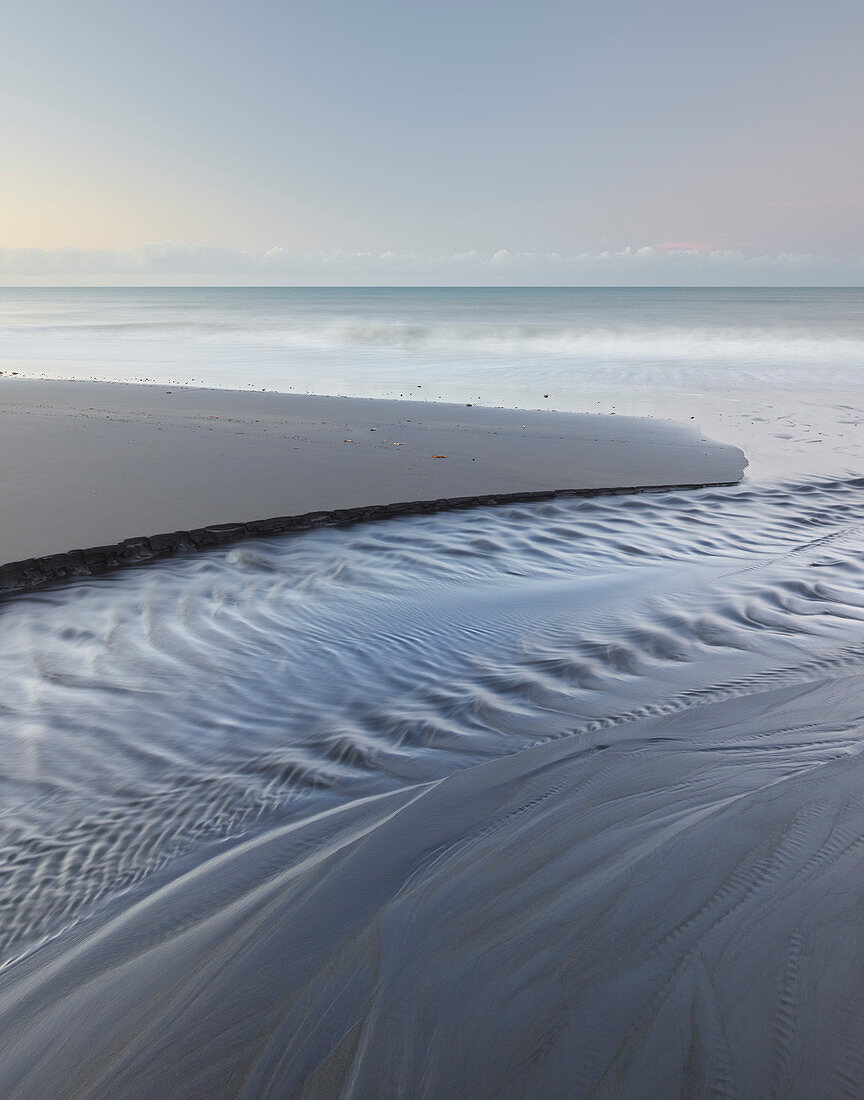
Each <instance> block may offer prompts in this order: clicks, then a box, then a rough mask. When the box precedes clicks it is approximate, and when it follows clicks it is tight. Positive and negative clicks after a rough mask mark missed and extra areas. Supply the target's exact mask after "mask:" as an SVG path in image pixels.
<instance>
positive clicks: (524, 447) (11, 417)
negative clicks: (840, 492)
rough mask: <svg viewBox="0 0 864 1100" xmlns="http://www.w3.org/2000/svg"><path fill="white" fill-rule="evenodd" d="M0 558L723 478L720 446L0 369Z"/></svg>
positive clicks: (656, 432)
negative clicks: (407, 508)
mask: <svg viewBox="0 0 864 1100" xmlns="http://www.w3.org/2000/svg"><path fill="white" fill-rule="evenodd" d="M0 385H2V388H0V394H2V401H0V464H2V471H3V477H2V481H0V486H2V487H0V505H2V514H3V516H4V520H5V522H4V523H3V524H2V530H0V565H5V564H8V563H12V562H18V561H21V560H23V559H33V558H41V557H43V556H45V555H55V554H64V553H67V552H69V551H71V550H73V549H78V548H84V547H97V546H103V545H110V544H114V543H117V542H119V541H120V540H123V539H129V538H131V537H134V536H152V535H155V534H160V533H162V532H174V531H187V530H190V529H193V528H201V527H206V526H207V525H217V524H236V523H244V522H247V521H250V520H258V519H265V518H269V517H274V516H297V515H301V514H304V513H308V512H313V511H332V510H337V509H356V508H365V507H367V506H370V505H389V504H393V503H395V502H402V501H432V500H440V499H441V498H453V497H460V498H463V497H474V496H477V497H481V496H488V495H491V496H495V495H507V494H520V493H532V492H542V491H551V490H573V489H576V490H583V489H607V488H608V489H613V488H621V487H655V486H664V485H693V484H698V485H707V484H720V483H729V482H734V481H736V480H738V479H739V478H740V476H741V474H742V471H743V469H744V466H745V460H744V456H743V454H742V452H741V451H740V450H738V449H737V448H736V447H731V446H727V445H723V444H718V443H714V442H711V441H708V440H706V439H705V438H704V437H703V436H701V435H700V434H699V432H698V431H697V430H696V429H695V428H691V427H687V426H682V425H676V424H672V423H670V422H666V421H653V420H641V419H635V418H629V417H623V416H622V417H614V416H600V415H596V416H595V415H572V414H566V413H555V412H546V411H542V412H540V411H538V412H524V411H518V410H517V411H514V410H505V409H491V408H482V407H477V406H474V407H472V406H456V405H442V404H437V403H431V402H407V401H406V402H403V401H398V402H397V401H381V400H360V399H354V398H350V399H349V398H340V397H315V396H306V395H288V394H274V393H245V392H238V391H227V390H204V389H192V388H183V387H172V388H166V387H162V386H145V385H127V384H112V383H98V382H95V383H94V382H57V381H41V380H40V381H34V380H27V379H17V378H8V377H7V378H4V379H2V380H0Z"/></svg>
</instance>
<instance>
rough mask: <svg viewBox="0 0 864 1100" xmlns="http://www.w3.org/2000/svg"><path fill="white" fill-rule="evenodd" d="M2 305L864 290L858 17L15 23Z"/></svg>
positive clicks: (256, 15) (193, 13)
mask: <svg viewBox="0 0 864 1100" xmlns="http://www.w3.org/2000/svg"><path fill="white" fill-rule="evenodd" d="M0 16H2V28H3V31H2V42H0V50H2V64H0V281H2V282H3V283H5V284H6V285H16V284H27V283H59V284H63V283H75V282H79V283H85V284H87V283H100V284H101V283H113V282H116V283H121V284H122V283H138V282H141V283H148V282H149V283H174V282H176V283H208V282H217V283H240V284H245V283H253V284H254V283H280V282H285V283H325V284H333V283H335V284H339V283H351V284H356V283H360V284H363V283H372V284H379V283H400V282H401V283H409V284H426V283H444V284H460V283H468V284H471V283H475V284H476V283H479V284H483V283H511V284H520V283H541V284H542V283H552V284H570V283H572V284H577V285H578V284H586V283H587V284H600V285H602V284H606V283H611V284H623V285H638V284H647V285H651V284H661V285H662V284H670V283H671V284H674V285H682V284H684V285H686V284H688V283H693V284H709V285H710V284H721V285H735V284H744V285H747V284H751V283H756V284H768V285H788V284H791V285H796V284H797V285H832V284H838V285H843V284H847V285H848V284H853V285H860V284H862V283H864V142H862V140H861V135H862V134H864V66H862V65H861V63H860V46H861V42H862V41H864V5H862V4H861V3H860V0H823V2H822V3H820V4H819V5H817V4H815V3H813V2H812V0H808V2H806V3H801V2H798V0H782V2H781V0H760V2H759V3H753V2H752V0H748V2H747V3H744V2H740V0H727V2H725V3H723V4H720V3H717V2H716V0H710V2H708V0H687V2H683V0H653V2H651V3H648V2H640V0H602V2H600V0H598V2H585V0H570V2H566V3H565V2H560V0H555V2H548V0H533V2H528V0H495V2H492V0H458V2H456V0H435V2H434V3H433V2H432V0H426V2H425V3H420V2H417V0H415V2H413V3H412V2H411V0H364V2H363V3H358V2H357V0H351V2H347V0H330V2H328V0H314V2H312V0H282V2H275V0H243V2H242V3H241V2H239V0H206V2H205V0H171V2H165V0H149V2H148V3H142V2H140V0H136V2H134V3H133V2H131V0H79V2H77V3H75V4H72V3H70V2H69V0H28V3H26V4H24V3H21V2H20V0H15V2H11V0H0Z"/></svg>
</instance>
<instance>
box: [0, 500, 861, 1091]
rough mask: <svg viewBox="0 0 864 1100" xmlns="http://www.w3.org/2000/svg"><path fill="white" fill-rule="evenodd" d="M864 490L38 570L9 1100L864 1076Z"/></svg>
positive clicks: (16, 787) (501, 521) (815, 1085)
mask: <svg viewBox="0 0 864 1100" xmlns="http://www.w3.org/2000/svg"><path fill="white" fill-rule="evenodd" d="M862 593H864V482H862V481H860V480H855V479H851V480H842V481H832V482H826V481H819V480H811V481H797V482H788V483H782V482H777V483H773V484H769V485H764V486H761V487H754V486H753V485H744V486H738V487H734V488H729V489H711V490H702V491H699V492H694V493H686V494H684V493H651V494H644V495H642V496H638V497H634V498H622V497H610V498H597V499H594V500H562V501H558V502H554V503H544V504H542V505H531V506H519V507H512V508H498V509H477V510H476V511H473V512H470V513H460V514H453V515H437V516H429V517H413V518H406V519H404V520H400V521H398V522H388V523H382V524H377V525H365V526H357V527H354V528H351V529H343V530H335V529H328V530H321V531H317V532H312V533H308V534H304V535H300V536H294V537H284V538H281V539H273V540H261V541H257V542H252V543H247V544H244V545H242V546H240V547H237V548H235V549H232V550H228V551H226V550H222V551H219V552H214V553H212V554H206V555H203V554H199V555H195V556H192V557H189V558H185V559H184V558H178V559H172V560H169V561H165V562H161V563H155V564H153V565H150V566H148V567H142V568H139V569H131V570H127V571H123V572H120V573H116V574H112V575H107V576H105V577H102V578H99V579H97V580H89V581H87V582H80V583H75V584H68V585H63V586H57V587H55V588H53V589H48V590H44V591H42V592H40V593H38V594H33V593H31V594H29V595H27V596H24V597H17V598H9V599H7V600H6V601H5V602H4V603H3V605H2V619H3V631H2V636H0V667H2V669H3V672H2V684H0V739H2V741H0V743H2V746H3V757H2V759H3V763H2V770H0V877H2V882H3V889H2V892H0V952H2V961H3V963H4V964H5V967H6V969H5V972H4V973H3V975H2V976H0V1020H2V1024H0V1026H2V1027H3V1031H4V1036H5V1037H6V1039H5V1052H4V1054H3V1056H2V1057H0V1080H2V1081H3V1085H4V1088H3V1091H4V1094H6V1095H10V1096H12V1095H26V1096H42V1095H51V1094H73V1095H100V1096H101V1095H118V1094H120V1095H129V1096H136V1095H141V1096H144V1095H150V1096H152V1095H155V1094H160V1095H184V1096H188V1095H214V1094H220V1093H221V1094H226V1095H240V1094H248V1095H254V1096H261V1095H274V1096H276V1095H279V1096H283V1095H286V1094H290V1095H294V1094H299V1091H300V1090H301V1088H302V1087H303V1085H304V1083H305V1086H306V1088H307V1091H308V1094H309V1095H321V1096H332V1095H335V1094H339V1093H340V1092H343V1093H345V1094H351V1095H357V1096H365V1095H391V1094H403V1095H434V1096H439V1095H440V1096H444V1095H448V1096H449V1095H466V1094H471V1095H474V1094H477V1095H490V1094H492V1093H498V1092H501V1093H503V1094H504V1095H587V1094H589V1093H590V1094H592V1095H598V1096H620V1095H666V1094H667V1093H674V1092H677V1091H681V1090H685V1091H686V1090H687V1089H690V1090H691V1091H694V1092H695V1093H696V1094H698V1095H702V1094H708V1093H711V1092H716V1093H718V1094H721V1095H767V1094H769V1093H771V1092H772V1090H773V1091H775V1092H780V1093H782V1094H786V1095H789V1094H795V1095H801V1096H808V1095H814V1094H816V1093H819V1094H821V1095H843V1094H848V1093H851V1094H860V1092H861V1091H862V1090H864V1067H862V1066H861V1064H860V1057H859V1054H858V1052H859V1051H860V1050H862V1049H864V1034H862V1032H864V1023H862V1020H864V1015H862V1013H861V1011H860V1007H861V1006H860V1004H859V1002H860V1000H861V996H860V988H861V980H860V979H861V963H862V955H864V940H862V937H861V934H860V927H861V923H862V916H864V893H862V889H861V886H860V883H861V882H862V881H864V878H862V872H864V864H862V852H864V847H862V843H861V838H862V837H864V798H862V796H861V794H860V793H859V792H860V791H861V790H864V773H862V772H859V770H858V769H859V768H861V767H862V748H864V740H862V738H861V717H862V714H864V687H862V686H861V685H862V676H861V673H862V669H864V595H862Z"/></svg>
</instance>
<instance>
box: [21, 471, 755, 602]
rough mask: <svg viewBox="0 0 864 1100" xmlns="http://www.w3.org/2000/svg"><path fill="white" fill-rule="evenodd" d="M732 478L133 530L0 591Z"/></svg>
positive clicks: (34, 566)
mask: <svg viewBox="0 0 864 1100" xmlns="http://www.w3.org/2000/svg"><path fill="white" fill-rule="evenodd" d="M735 484H737V482H736V481H719V482H714V481H712V482H707V483H700V484H695V485H650V486H621V487H617V486H616V487H613V488H607V489H552V490H545V491H539V492H524V493H493V494H487V495H484V496H472V497H445V498H442V499H439V500H413V501H402V502H399V503H397V504H372V505H369V506H367V507H364V508H338V509H335V510H333V511H324V512H306V513H305V514H304V515H301V516H275V517H273V518H272V519H258V520H251V521H250V522H248V523H216V524H213V525H211V526H209V527H196V528H195V529H194V530H192V531H171V532H168V533H165V534H160V535H149V536H144V535H139V536H135V537H134V538H128V539H123V541H122V542H117V543H113V544H111V545H108V546H91V547H88V548H87V549H85V550H69V551H67V552H66V553H65V554H48V555H46V556H44V557H41V558H25V559H24V560H23V561H13V562H9V563H8V564H6V565H0V591H2V592H14V591H20V590H22V589H30V588H37V587H39V586H40V585H44V584H49V583H51V582H52V581H60V580H66V579H69V578H73V577H85V576H94V575H96V574H99V573H105V572H107V571H109V570H112V569H118V568H121V567H123V566H126V565H135V564H138V563H139V562H145V561H150V560H153V559H157V558H167V557H171V556H172V555H174V554H181V553H185V552H188V551H191V550H209V549H211V548H212V547H216V546H226V545H228V544H230V543H236V542H240V541H242V540H244V539H252V538H261V537H265V536H268V535H280V534H284V533H287V532H290V531H309V530H312V529H313V528H316V527H337V526H349V525H351V524H354V523H365V522H367V521H371V520H381V519H391V518H394V517H397V516H405V515H423V514H429V513H432V512H446V511H453V510H457V509H462V508H476V507H481V506H484V505H496V504H530V503H534V502H536V501H542V500H554V499H555V498H556V497H596V496H604V495H616V496H618V495H621V494H627V493H650V492H675V491H677V490H685V489H707V488H709V487H712V486H721V485H735Z"/></svg>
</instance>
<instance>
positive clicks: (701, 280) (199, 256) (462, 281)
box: [0, 241, 864, 286]
mask: <svg viewBox="0 0 864 1100" xmlns="http://www.w3.org/2000/svg"><path fill="white" fill-rule="evenodd" d="M0 282H2V283H3V284H4V285H6V286H10V285H18V284H22V283H23V284H33V283H36V284H37V285H39V284H41V285H49V284H51V283H52V282H56V283H60V284H64V285H68V284H73V285H74V284H78V285H87V284H88V283H98V284H100V285H105V284H113V283H118V284H122V285H134V284H148V283H149V284H160V283H168V284H175V283H178V284H186V285H195V284H196V283H199V284H213V283H216V284H218V283H224V284H229V285H230V284H235V283H239V284H241V285H255V284H265V285H267V284H273V285H283V284H284V285H304V284H305V285H315V284H324V285H340V284H351V285H364V284H366V285H369V284H373V285H374V284H376V283H383V284H396V285H399V284H401V285H412V284H419V285H435V284H443V285H451V284H452V285H484V284H493V285H494V284H498V285H507V284H517V285H520V284H522V285H525V284H527V285H531V284H540V285H543V284H546V285H648V286H650V285H656V286H662V285H670V284H672V285H685V286H686V285H693V286H697V285H736V284H741V285H785V284H790V285H808V284H810V285H836V284H838V283H841V284H851V285H860V284H861V283H862V282H864V258H862V257H851V258H846V259H838V258H831V257H825V256H818V255H813V254H811V253H807V252H780V253H774V254H757V253H747V252H745V251H743V250H740V249H704V248H698V247H695V246H694V247H689V246H686V245H680V246H675V247H670V246H668V245H657V246H652V245H641V246H628V247H626V248H622V249H619V250H617V251H615V250H603V251H600V252H580V253H576V254H574V255H572V256H565V255H562V254H561V253H558V252H520V251H513V250H510V249H507V248H499V249H497V250H495V251H493V252H488V253H483V252H478V251H476V250H473V249H472V250H466V251H464V252H457V253H452V254H447V255H433V254H428V253H422V252H399V251H395V250H392V249H388V250H386V251H383V252H371V251H369V252H364V251H350V250H341V249H337V250H335V251H329V252H325V251H319V252H303V253H301V252H293V251H291V250H290V249H287V248H282V247H279V246H275V247H272V248H268V249H262V250H260V251H256V252H251V251H243V250H241V249H233V248H220V247H216V246H212V245H197V244H187V243H183V242H178V241H163V242H157V243H153V244H146V245H142V246H141V247H138V248H131V249H125V250H123V249H114V250H110V249H76V248H60V249H55V250H44V249H37V248H16V249H8V248H7V249H2V248H0Z"/></svg>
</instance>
